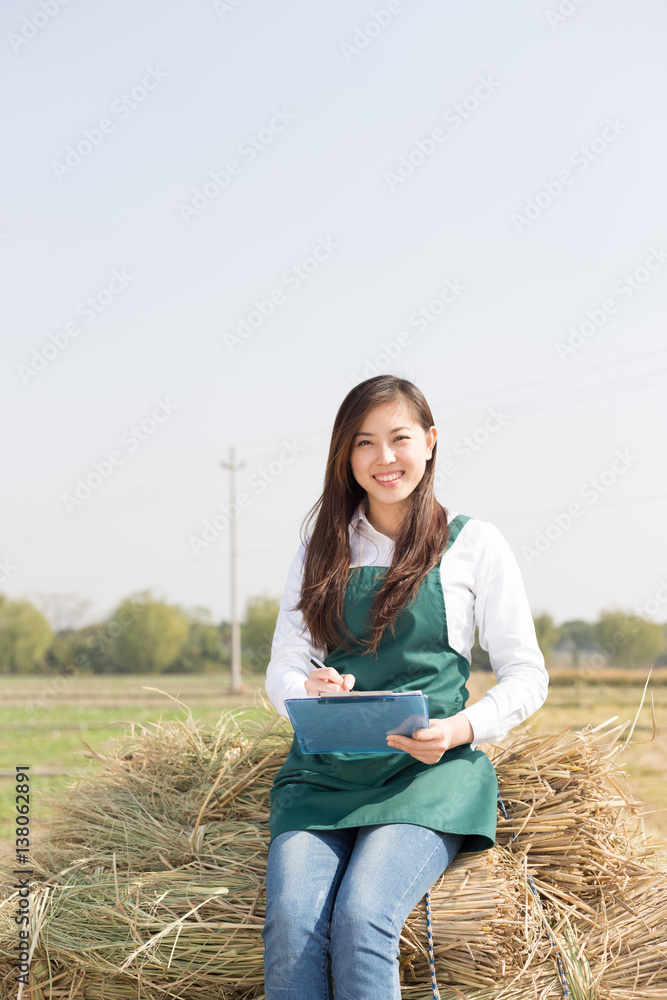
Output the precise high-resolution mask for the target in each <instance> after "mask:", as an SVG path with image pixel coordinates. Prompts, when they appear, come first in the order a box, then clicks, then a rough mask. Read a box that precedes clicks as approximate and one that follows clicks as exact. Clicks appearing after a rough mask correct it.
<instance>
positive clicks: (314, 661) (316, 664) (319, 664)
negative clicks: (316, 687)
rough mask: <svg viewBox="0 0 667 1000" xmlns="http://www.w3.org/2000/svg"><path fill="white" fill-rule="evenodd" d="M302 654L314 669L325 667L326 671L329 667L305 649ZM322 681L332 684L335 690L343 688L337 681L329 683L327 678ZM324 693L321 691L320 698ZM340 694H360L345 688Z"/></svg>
mask: <svg viewBox="0 0 667 1000" xmlns="http://www.w3.org/2000/svg"><path fill="white" fill-rule="evenodd" d="M301 652H302V653H303V655H304V656H305V657H306V659H307V660H308V662H309V663H312V665H313V666H314V667H323V668H324V669H326V666H327V665H326V663H322V661H321V660H318V659H317V657H316V656H311V655H310V653H307V652H306V651H305V649H303V650H301ZM322 680H323V681H325V683H327V684H331V686H332V687H335V688H340V686H341V685H340V684H336V682H335V681H328V680H326V678H325V677H323V678H322ZM323 693H324V692H322V691H320V697H321V696H322V694H323ZM333 693H334V692H332V694H333ZM337 693H338V692H337ZM339 693H340V694H357V693H358V692H356V691H346V690H345V688H343V690H342V691H340V692H339Z"/></svg>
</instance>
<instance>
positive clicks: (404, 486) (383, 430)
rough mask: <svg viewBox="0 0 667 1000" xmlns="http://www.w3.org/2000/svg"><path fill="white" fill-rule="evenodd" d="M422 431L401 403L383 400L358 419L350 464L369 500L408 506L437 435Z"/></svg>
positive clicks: (431, 430) (430, 429)
mask: <svg viewBox="0 0 667 1000" xmlns="http://www.w3.org/2000/svg"><path fill="white" fill-rule="evenodd" d="M437 433H438V432H437V431H436V429H435V427H430V428H429V430H428V431H425V430H424V428H423V427H421V426H420V424H418V423H415V421H414V420H413V418H412V417H411V415H410V412H409V410H408V409H407V407H406V406H404V405H401V404H399V405H397V404H395V403H384V404H383V405H382V406H376V407H375V408H374V409H372V410H370V412H369V413H367V414H366V416H365V417H364V418H363V420H362V421H361V425H360V427H359V430H358V431H357V433H356V434H355V436H354V439H353V441H352V450H351V452H350V465H351V467H352V474H353V475H354V478H355V479H356V481H357V482H358V483H359V485H360V486H361V487H362V489H364V490H366V493H367V494H368V499H369V503H370V504H371V505H375V504H392V505H393V504H401V503H403V504H404V505H407V500H408V497H409V496H410V494H411V493H412V491H413V490H414V488H415V487H416V486H417V484H418V483H419V482H420V480H421V478H422V476H423V475H424V471H425V469H426V462H427V461H428V459H429V458H430V457H431V451H432V449H433V445H434V444H435V439H436V436H437Z"/></svg>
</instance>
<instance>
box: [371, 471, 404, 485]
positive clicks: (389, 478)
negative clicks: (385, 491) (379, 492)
mask: <svg viewBox="0 0 667 1000" xmlns="http://www.w3.org/2000/svg"><path fill="white" fill-rule="evenodd" d="M404 475H405V473H404V472H403V471H401V472H385V473H382V474H379V475H376V476H373V479H377V481H378V482H379V483H392V482H393V481H394V480H395V479H400V478H401V476H404Z"/></svg>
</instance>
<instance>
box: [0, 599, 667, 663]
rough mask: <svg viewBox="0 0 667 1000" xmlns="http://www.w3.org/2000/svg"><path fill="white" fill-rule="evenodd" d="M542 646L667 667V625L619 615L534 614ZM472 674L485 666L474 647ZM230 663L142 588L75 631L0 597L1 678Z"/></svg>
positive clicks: (266, 644)
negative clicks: (560, 617) (568, 617)
mask: <svg viewBox="0 0 667 1000" xmlns="http://www.w3.org/2000/svg"><path fill="white" fill-rule="evenodd" d="M278 607H279V600H278V599H277V598H275V597H271V596H268V595H266V594H263V595H260V596H256V597H251V598H250V599H249V600H248V602H247V605H246V610H245V618H244V621H243V622H242V625H241V649H242V654H241V667H242V670H243V671H244V672H246V673H251V674H255V675H261V674H263V673H264V671H265V670H266V666H267V664H268V662H269V659H270V657H271V641H272V638H273V632H274V629H275V624H276V617H277V614H278ZM534 621H535V629H536V633H537V638H538V642H539V644H540V648H541V649H542V652H543V653H544V654H545V656H547V657H549V656H553V655H554V654H557V655H558V656H559V658H561V659H564V660H565V661H566V662H567V661H568V660H569V662H570V663H571V664H572V665H573V666H578V665H585V664H590V665H595V666H600V665H605V664H606V665H609V666H623V667H632V666H645V665H648V664H652V663H653V664H667V626H666V625H664V624H658V623H656V622H654V621H650V620H648V619H646V618H642V617H640V616H638V615H633V614H629V613H626V612H622V611H603V612H602V613H601V615H600V616H599V618H598V620H597V621H596V622H586V621H583V620H573V621H566V622H563V623H562V624H561V625H556V623H555V622H554V620H553V618H552V617H551V615H549V614H547V613H542V614H539V615H536V616H535V617H534ZM472 661H473V662H472V665H473V668H475V669H481V670H489V669H491V666H490V662H489V657H488V654H487V653H486V652H485V651H484V650H483V649H482V648H481V646H480V645H479V641H478V640H476V641H475V645H474V647H473V651H472ZM230 667H231V625H230V623H229V622H227V621H221V622H217V623H216V622H214V621H212V617H211V614H210V612H209V611H208V610H207V609H206V608H196V609H194V610H186V609H184V608H182V607H179V606H178V605H173V604H168V603H166V602H165V601H161V600H157V599H155V598H154V597H152V596H151V594H150V592H149V591H143V592H141V593H138V594H135V595H134V596H132V597H128V598H126V599H125V600H123V601H121V602H120V604H119V605H118V606H117V608H116V609H115V610H114V611H113V613H112V614H111V615H109V617H108V618H106V619H104V620H102V621H99V622H96V623H94V624H91V625H86V626H84V627H80V628H74V627H65V628H57V629H56V628H54V627H52V625H51V624H50V622H49V620H48V618H47V617H46V615H45V614H44V613H43V612H42V611H41V610H40V609H39V608H37V607H36V606H35V605H34V604H33V603H31V602H30V601H28V600H10V599H9V598H7V597H6V596H4V595H2V594H0V674H17V675H27V674H39V673H44V672H46V673H53V674H61V675H69V674H73V673H90V674H123V673H127V674H134V673H140V674H165V673H205V672H216V673H219V672H222V671H225V670H227V669H229V668H230Z"/></svg>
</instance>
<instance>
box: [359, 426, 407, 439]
mask: <svg viewBox="0 0 667 1000" xmlns="http://www.w3.org/2000/svg"><path fill="white" fill-rule="evenodd" d="M409 430H410V428H409V427H394V428H393V429H392V430H390V431H389V433H390V434H395V433H396V431H409ZM361 435H363V436H364V437H369V438H372V437H375V434H373V433H372V432H371V431H357V433H356V434H355V435H354V436H355V437H360V436H361Z"/></svg>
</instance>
